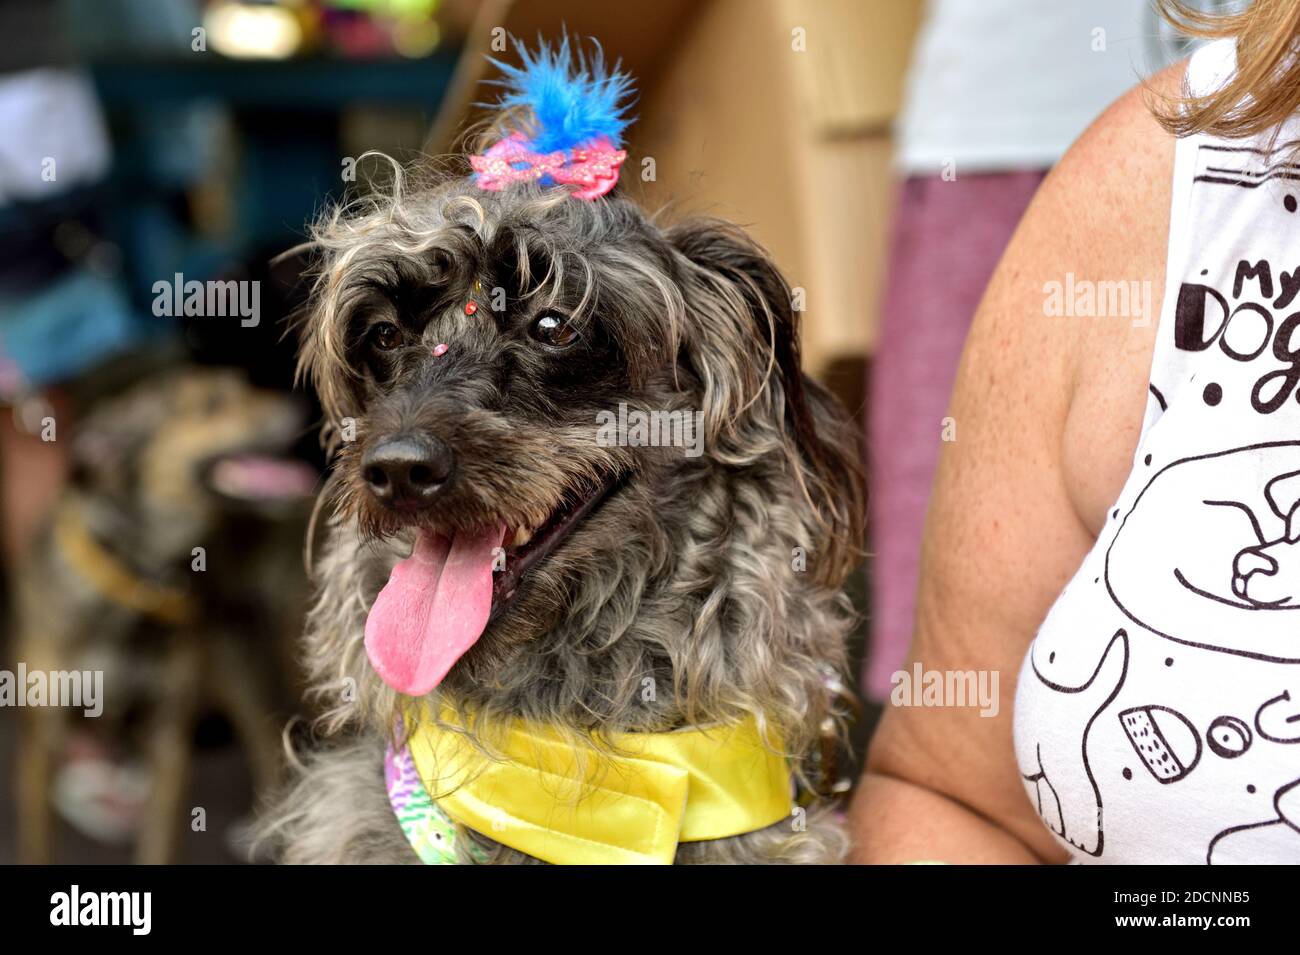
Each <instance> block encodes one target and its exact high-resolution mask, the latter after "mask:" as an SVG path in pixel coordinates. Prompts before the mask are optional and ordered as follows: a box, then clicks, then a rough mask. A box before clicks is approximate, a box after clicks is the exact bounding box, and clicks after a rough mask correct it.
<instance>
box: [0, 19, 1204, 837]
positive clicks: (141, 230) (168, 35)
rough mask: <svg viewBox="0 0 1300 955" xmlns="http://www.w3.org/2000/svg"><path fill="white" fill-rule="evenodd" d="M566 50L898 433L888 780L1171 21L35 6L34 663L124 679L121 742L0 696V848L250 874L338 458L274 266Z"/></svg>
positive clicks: (30, 196)
mask: <svg viewBox="0 0 1300 955" xmlns="http://www.w3.org/2000/svg"><path fill="white" fill-rule="evenodd" d="M1204 5H1205V6H1213V5H1214V4H1213V3H1212V2H1211V0H1206V3H1205V4H1204ZM564 28H567V29H568V30H569V31H570V32H571V33H577V34H581V35H590V36H594V37H596V38H598V39H599V40H600V41H601V43H602V44H603V46H604V48H605V50H606V51H607V53H608V54H610V55H611V56H612V57H619V58H621V59H622V60H623V62H624V65H625V66H626V68H627V69H628V70H629V71H630V72H631V73H632V74H633V76H634V77H636V79H637V82H638V88H639V91H640V95H639V101H638V104H637V107H636V111H637V113H638V114H639V117H640V118H639V121H638V122H637V124H636V125H635V126H633V128H632V130H631V133H630V143H629V159H628V161H627V164H626V166H625V167H624V168H625V172H624V175H623V179H622V183H621V185H620V188H621V189H622V190H623V191H624V193H625V194H627V195H630V196H631V197H633V198H634V199H636V200H637V201H639V202H642V203H644V204H645V205H646V207H648V208H651V209H665V210H666V213H665V214H666V216H667V217H668V218H669V219H675V218H679V217H683V216H686V215H689V214H691V213H708V214H711V215H716V216H721V217H724V218H727V219H731V220H733V221H735V222H738V223H740V224H742V225H744V226H745V227H746V228H748V229H749V230H750V231H751V232H752V233H753V234H754V235H755V237H756V238H757V239H758V240H759V241H761V242H762V243H764V244H765V245H767V246H768V247H769V248H770V249H771V250H772V252H773V253H774V254H775V256H776V258H777V260H778V262H779V263H780V264H781V266H782V268H783V270H784V272H785V274H786V276H787V278H788V280H789V281H790V284H791V285H792V286H794V287H795V288H796V290H797V292H798V291H801V292H802V293H803V301H804V303H805V311H804V314H803V321H804V325H803V336H804V339H803V354H804V362H805V367H806V370H807V371H808V372H809V373H810V374H812V375H814V376H815V377H817V378H819V379H821V380H823V381H824V382H826V383H827V384H829V385H830V386H831V387H832V389H833V390H834V391H835V392H836V393H837V394H838V395H839V396H840V398H841V399H842V400H843V402H844V403H845V405H846V406H847V407H848V408H849V409H850V410H851V411H853V412H854V413H855V414H856V416H857V418H858V420H859V421H860V424H861V427H862V428H863V433H864V435H865V436H866V438H867V442H866V447H867V454H868V462H867V463H868V465H869V473H870V476H871V488H870V493H871V499H872V515H871V525H870V527H871V529H870V535H871V539H870V541H869V542H868V546H869V548H870V550H871V552H872V554H873V557H872V558H871V559H869V560H868V562H867V563H866V565H865V566H864V568H863V569H862V571H861V573H860V574H859V575H857V576H855V578H854V580H853V581H852V582H851V585H850V586H851V589H852V592H853V595H854V598H855V600H856V602H857V603H858V605H859V607H860V608H861V610H862V613H863V625H862V627H861V628H860V631H859V633H858V634H857V636H856V638H855V664H854V665H855V672H860V673H861V675H862V686H861V695H862V697H863V699H864V709H863V717H862V719H861V720H860V721H859V725H858V727H857V730H856V733H855V741H854V742H855V753H854V754H853V757H852V759H850V760H849V765H848V766H846V768H845V769H844V774H845V777H846V779H847V778H852V776H853V775H854V773H853V769H852V760H853V759H859V758H860V756H861V751H862V748H863V746H864V745H865V741H866V739H867V737H868V736H869V733H870V728H871V725H872V722H873V716H874V714H875V713H877V712H878V709H879V703H880V701H882V700H884V699H886V698H887V697H888V692H889V689H890V679H889V678H890V675H891V674H892V673H893V672H894V671H896V670H897V669H898V668H899V666H900V665H901V664H902V661H903V657H904V654H905V652H906V645H907V641H908V638H909V630H910V616H911V612H912V599H913V592H914V590H915V585H916V565H917V556H918V553H919V541H920V534H921V524H922V522H923V520H924V510H925V502H926V499H927V497H928V493H929V484H930V481H931V478H932V474H933V469H934V464H935V460H936V459H937V455H938V451H939V447H940V444H941V441H942V440H943V434H944V429H945V424H944V421H943V415H944V408H945V406H946V403H947V397H948V391H949V390H950V388H951V385H952V378H953V376H954V374H955V369H956V364H957V359H958V355H959V352H960V347H961V342H962V339H963V337H964V334H965V330H966V327H967V325H968V323H969V320H970V317H971V315H972V313H973V311H974V309H975V306H976V304H977V303H978V299H979V296H980V294H981V292H982V289H983V285H984V283H985V282H986V281H987V278H988V276H989V274H990V273H991V272H992V269H993V267H994V265H995V264H996V262H997V259H998V256H999V255H1000V254H1001V251H1002V248H1003V247H1004V246H1005V244H1006V241H1007V239H1008V238H1009V237H1010V234H1011V231H1012V229H1013V228H1014V226H1015V223H1016V221H1017V220H1018V218H1019V216H1020V214H1021V212H1023V210H1024V208H1025V206H1026V205H1027V204H1028V202H1029V199H1030V198H1031V196H1032V195H1033V192H1034V190H1035V189H1036V188H1037V185H1038V183H1039V182H1040V181H1041V179H1042V177H1043V176H1044V175H1045V174H1046V173H1047V171H1048V170H1049V169H1050V168H1051V166H1052V164H1053V163H1054V162H1055V161H1056V160H1057V159H1058V158H1059V157H1060V155H1061V154H1062V153H1063V152H1064V151H1065V149H1066V148H1067V147H1068V145H1069V143H1070V142H1071V141H1072V140H1073V138H1074V137H1075V136H1077V135H1078V133H1080V132H1081V131H1082V130H1083V129H1084V128H1085V127H1086V125H1087V124H1088V123H1089V122H1090V121H1091V120H1092V119H1093V118H1094V117H1095V116H1096V115H1097V114H1098V113H1099V112H1100V111H1101V110H1102V109H1103V108H1104V107H1105V105H1106V104H1107V103H1108V102H1110V101H1111V100H1113V99H1114V98H1115V97H1117V96H1118V95H1119V94H1120V93H1121V92H1123V91H1124V90H1125V89H1126V88H1128V87H1130V86H1132V85H1133V84H1134V83H1135V82H1137V81H1138V80H1139V79H1140V78H1141V77H1142V76H1144V75H1147V74H1148V73H1150V72H1152V71H1154V70H1156V69H1158V68H1160V67H1161V66H1163V65H1166V64H1168V63H1171V62H1173V61H1174V60H1176V59H1178V58H1180V57H1181V56H1183V55H1185V53H1186V50H1185V49H1184V48H1183V45H1182V43H1181V42H1180V41H1179V39H1178V38H1176V37H1172V36H1170V35H1168V34H1167V33H1166V31H1165V30H1163V29H1162V28H1161V26H1160V25H1159V22H1158V20H1157V18H1156V16H1155V14H1154V12H1153V11H1152V9H1151V8H1150V5H1149V3H1147V2H1146V0H932V2H928V3H927V2H925V0H653V2H649V0H647V2H627V3H608V2H600V0H516V2H510V0H481V2H479V0H260V2H259V0H209V2H204V0H0V35H3V36H4V37H5V42H4V44H3V52H0V402H2V403H3V404H4V405H5V406H6V409H5V410H3V412H0V559H2V560H3V568H4V582H5V590H4V593H5V599H6V611H7V612H6V614H5V620H6V625H5V629H4V631H3V633H2V634H0V669H9V670H11V671H12V670H16V668H17V666H18V663H19V661H22V662H23V663H25V664H26V666H28V667H30V668H33V669H35V668H37V667H38V666H46V667H48V668H51V669H69V668H81V667H85V668H90V667H94V668H98V669H101V670H103V671H104V672H105V674H106V680H108V681H109V684H110V686H111V687H112V688H113V690H112V692H110V693H109V694H108V696H109V698H110V699H111V700H112V701H113V704H112V706H111V707H108V708H106V711H105V718H102V719H100V720H81V719H69V718H67V714H66V713H63V714H61V715H60V714H59V713H58V711H55V710H50V709H48V708H46V709H43V710H41V711H39V712H38V711H36V710H26V711H24V710H19V709H10V708H5V709H0V767H4V768H3V769H0V776H3V777H4V778H6V779H7V780H9V781H11V783H12V784H7V785H5V786H3V787H0V862H12V861H15V860H16V859H17V858H18V857H19V855H20V854H21V855H22V856H23V857H24V858H46V859H54V860H57V861H61V862H74V861H77V862H95V861H125V860H130V859H138V860H142V861H163V860H174V861H182V862H223V861H237V860H240V859H242V858H244V857H245V856H246V851H247V845H246V840H245V836H244V833H245V827H246V823H247V820H248V818H249V814H250V811H251V807H252V806H253V802H254V798H255V791H256V790H257V789H259V788H262V787H265V786H266V785H269V784H270V782H271V781H272V780H273V778H274V775H275V772H276V755H275V753H276V750H277V748H278V744H279V731H280V727H281V726H282V725H283V723H284V721H285V719H286V718H287V717H289V716H290V715H292V714H293V713H294V712H295V711H297V710H298V709H299V708H300V700H301V697H300V695H299V688H298V686H297V682H296V678H295V673H294V667H293V662H292V660H293V647H292V643H293V640H294V638H295V636H296V633H297V631H298V629H299V626H300V623H299V617H300V615H301V613H302V608H303V604H304V601H305V599H306V591H305V584H304V581H303V572H302V562H301V542H302V539H303V533H304V528H305V525H306V520H307V516H308V513H309V509H310V502H311V497H312V495H313V493H314V490H315V489H316V487H317V486H318V480H319V478H318V475H319V474H320V473H321V471H322V470H323V467H324V464H325V462H324V461H323V459H322V457H321V455H320V452H319V449H318V443H317V440H316V435H315V432H314V429H313V427H312V424H313V422H315V421H316V420H317V417H318V408H317V407H316V405H315V404H314V401H313V398H312V396H311V395H309V394H305V393H303V392H302V391H301V390H298V391H295V390H294V388H293V350H294V349H293V342H292V341H291V340H289V339H287V338H286V337H285V335H284V332H285V321H286V319H287V317H288V316H289V315H291V314H292V312H293V310H294V309H295V308H296V307H297V306H298V305H299V304H300V303H301V301H302V298H303V295H304V289H303V287H302V284H301V282H300V275H299V267H298V260H297V259H296V258H294V257H293V256H289V257H288V258H283V259H279V260H277V259H276V257H277V256H278V255H279V254H280V253H282V252H284V251H285V250H288V249H290V248H292V247H293V246H294V245H295V244H296V243H297V242H299V241H300V240H301V239H302V237H303V234H304V225H305V224H306V223H307V222H308V221H309V220H310V219H311V218H312V217H313V216H314V214H316V213H317V212H318V211H319V210H320V209H321V208H322V207H323V206H324V205H325V204H326V203H327V202H328V201H329V200H331V199H334V198H337V197H339V196H340V195H341V194H342V193H343V192H344V190H348V189H358V188H364V180H365V177H366V175H367V172H368V171H370V170H368V169H367V168H366V166H365V165H364V164H363V165H361V166H357V165H356V164H355V162H354V160H355V157H358V156H360V155H361V154H362V153H363V152H365V151H366V150H370V149H377V150H382V151H384V152H387V153H389V154H391V155H393V156H396V157H398V158H399V159H403V160H414V159H417V158H418V157H419V156H420V155H422V154H432V155H437V154H441V153H445V152H449V151H452V150H454V149H456V147H457V145H458V137H459V134H460V133H461V131H462V130H463V129H464V127H465V125H466V123H467V122H468V121H470V120H471V119H473V117H474V113H475V109H476V106H475V104H476V103H477V102H479V101H480V100H485V99H491V98H492V95H491V91H490V89H488V88H485V87H483V86H482V85H481V81H482V80H483V79H486V78H489V77H488V73H487V70H488V67H487V64H486V63H485V61H484V55H485V54H490V55H494V56H498V57H504V58H511V57H512V56H513V52H512V50H513V45H512V44H513V41H514V40H515V39H516V38H519V39H522V40H524V41H531V40H532V39H534V38H535V37H536V36H537V35H539V34H541V35H543V36H546V37H549V38H554V37H556V36H558V35H559V33H560V32H561V30H562V29H564ZM357 179H360V180H362V181H361V182H357V181H356V180H357ZM194 281H197V282H202V283H207V282H221V283H226V282H235V283H237V285H236V286H231V287H232V288H240V289H249V288H252V287H254V286H253V284H252V283H256V288H257V290H258V293H257V295H258V298H257V300H256V315H255V321H254V320H252V319H250V315H251V314H252V312H246V313H237V314H236V313H234V312H232V314H230V315H228V316H226V317H212V316H209V317H197V316H189V317H186V316H185V315H184V314H177V312H181V313H183V312H184V308H183V307H182V308H175V307H174V306H176V305H178V304H179V302H180V298H181V296H180V295H179V294H176V295H173V290H174V289H175V287H176V286H178V285H179V286H181V287H182V288H183V287H184V283H188V282H194ZM160 282H161V283H163V292H162V294H161V295H160V292H159V285H158V283H160ZM164 300H165V301H164ZM160 302H161V304H160ZM244 304H249V303H244ZM160 312H161V314H160ZM236 312H237V310H236ZM194 540H202V541H204V542H205V543H204V549H203V553H202V554H197V555H196V554H195V553H193V552H192V548H191V546H190V545H191V544H192V542H193V541H194ZM195 561H203V562H205V563H206V567H207V568H209V569H216V568H218V567H219V568H221V569H222V572H221V573H220V574H218V573H207V574H204V575H201V576H200V575H196V574H195V573H194V572H193V571H194V570H196V569H202V568H198V567H196V566H195ZM196 580H198V581H201V583H197V584H196V583H194V581H196ZM90 724H94V726H93V729H87V726H88V725H90ZM199 810H201V811H202V812H201V813H200V812H199ZM200 816H201V819H200ZM200 822H201V823H202V824H201V825H199V823H200Z"/></svg>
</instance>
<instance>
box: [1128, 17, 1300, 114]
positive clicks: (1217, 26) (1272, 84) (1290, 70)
mask: <svg viewBox="0 0 1300 955" xmlns="http://www.w3.org/2000/svg"><path fill="white" fill-rule="evenodd" d="M1155 2H1156V9H1157V10H1158V11H1159V13H1160V15H1161V16H1162V17H1164V19H1165V20H1166V21H1168V22H1169V24H1170V25H1171V26H1173V27H1174V28H1175V29H1176V30H1178V31H1179V32H1180V33H1183V34H1186V35H1187V36H1190V37H1195V38H1197V39H1205V40H1212V39H1220V38H1224V37H1233V38H1235V39H1236V41H1237V70H1236V72H1235V73H1234V74H1233V76H1232V78H1231V80H1230V81H1229V82H1228V83H1226V84H1225V85H1224V86H1223V87H1222V88H1221V89H1218V90H1215V91H1214V92H1211V93H1209V94H1207V95H1205V96H1193V95H1191V93H1190V92H1189V91H1188V90H1187V88H1186V84H1185V83H1184V87H1183V92H1182V94H1181V95H1180V96H1178V97H1175V98H1172V99H1171V98H1168V97H1162V98H1160V99H1161V101H1160V102H1158V103H1155V104H1153V110H1154V112H1155V115H1156V118H1157V119H1158V120H1159V121H1160V124H1161V125H1162V126H1164V128H1165V129H1167V130H1169V132H1171V133H1173V134H1174V135H1176V136H1189V135H1191V134H1193V133H1209V134H1210V135H1213V136H1221V137H1224V138H1227V139H1241V138H1245V137H1248V136H1254V135H1257V134H1260V133H1265V132H1269V131H1272V132H1273V133H1274V134H1276V132H1277V128H1278V127H1279V126H1280V125H1281V123H1282V122H1283V121H1284V120H1287V119H1289V118H1290V117H1291V116H1292V115H1294V114H1295V113H1296V111H1297V110H1298V109H1300V57H1297V56H1296V39H1297V35H1300V0H1254V2H1253V3H1251V4H1250V5H1249V6H1248V7H1246V8H1245V9H1244V10H1241V11H1239V12H1236V13H1205V12H1203V11H1200V10H1196V9H1192V8H1190V7H1188V6H1187V4H1186V3H1185V2H1184V0H1155Z"/></svg>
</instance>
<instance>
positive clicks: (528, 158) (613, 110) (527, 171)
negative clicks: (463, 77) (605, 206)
mask: <svg viewBox="0 0 1300 955" xmlns="http://www.w3.org/2000/svg"><path fill="white" fill-rule="evenodd" d="M593 47H594V51H593V53H592V54H591V55H590V56H588V55H586V54H584V53H583V51H582V50H581V48H579V47H578V46H577V45H576V44H572V43H570V40H569V37H568V36H567V35H566V36H564V37H562V38H561V39H560V41H559V43H558V44H556V45H555V46H554V47H551V46H549V45H548V44H546V43H545V42H544V41H540V40H539V42H538V47H537V50H536V51H535V52H530V51H529V50H527V49H526V48H525V47H524V46H523V45H522V44H521V45H519V47H518V49H519V58H520V61H521V62H520V65H519V66H512V65H510V64H507V63H502V62H499V61H497V60H490V62H491V63H492V64H493V65H495V66H496V67H497V68H498V69H499V70H501V73H502V79H500V80H496V81H494V85H496V86H500V87H502V88H503V90H504V93H503V94H502V96H501V98H500V99H499V100H498V101H497V103H496V104H495V105H496V108H498V109H501V110H521V111H526V115H527V120H526V127H525V128H519V129H515V130H514V131H512V132H510V133H509V134H508V135H507V136H506V137H505V138H504V139H502V140H501V141H500V142H498V143H497V144H496V145H495V146H493V147H492V148H491V149H489V150H488V151H487V152H486V153H484V154H482V155H479V156H471V157H470V164H471V166H473V168H474V172H475V176H476V179H477V182H478V185H479V186H480V187H481V188H483V189H489V190H494V191H495V190H498V189H502V188H504V187H505V186H506V185H508V184H509V183H511V182H523V181H537V182H540V183H541V184H542V185H544V186H549V185H556V184H561V185H575V186H578V187H579V188H578V190H576V191H575V192H574V195H575V196H576V197H578V198H581V199H595V198H597V197H598V196H602V195H604V194H605V193H607V192H608V191H609V190H610V189H613V188H614V184H615V183H616V182H617V181H618V173H619V168H620V167H621V166H622V163H623V160H624V159H626V158H627V153H626V152H625V151H624V150H622V149H620V148H619V147H620V146H622V144H623V133H624V132H625V131H626V130H627V127H628V126H629V125H630V124H631V122H632V119H631V117H630V116H629V115H628V110H629V107H630V104H629V103H628V99H629V98H630V96H631V95H632V92H633V89H632V79H631V77H630V76H628V75H627V74H626V73H624V72H622V70H621V69H620V68H619V67H620V64H619V63H617V62H615V63H614V64H613V66H609V65H607V64H606V62H605V56H604V52H603V51H602V50H601V48H600V45H599V44H597V43H594V41H593Z"/></svg>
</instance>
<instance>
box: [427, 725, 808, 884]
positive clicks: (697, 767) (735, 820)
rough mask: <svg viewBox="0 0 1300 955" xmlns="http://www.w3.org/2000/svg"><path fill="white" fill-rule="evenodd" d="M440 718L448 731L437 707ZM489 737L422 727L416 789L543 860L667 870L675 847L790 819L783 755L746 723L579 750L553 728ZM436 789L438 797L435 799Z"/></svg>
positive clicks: (631, 737)
mask: <svg viewBox="0 0 1300 955" xmlns="http://www.w3.org/2000/svg"><path fill="white" fill-rule="evenodd" d="M442 722H443V723H445V724H450V725H451V726H457V725H458V723H457V720H456V716H455V713H454V712H452V711H451V710H450V708H446V707H444V708H443V711H442ZM502 735H503V736H504V740H503V742H501V743H499V744H498V743H497V742H496V737H491V738H492V739H493V746H494V750H495V751H496V752H498V753H499V754H500V755H501V756H502V757H504V758H502V759H494V758H491V757H488V756H486V755H484V754H483V751H482V750H481V749H479V748H478V747H477V746H476V745H475V744H474V743H473V742H472V741H471V740H470V739H469V737H468V736H467V735H466V734H465V733H463V732H459V731H458V730H457V729H448V728H445V727H444V726H440V725H438V724H436V723H434V722H432V721H428V720H422V721H421V722H420V723H419V724H418V725H417V727H416V729H415V731H414V733H413V734H412V736H411V739H410V741H409V744H408V745H409V746H410V750H411V756H412V758H413V760H414V762H415V766H416V769H417V770H418V772H419V774H420V779H421V780H422V781H423V783H424V785H425V788H426V789H427V790H428V791H429V793H430V794H431V795H433V796H434V801H435V802H437V804H438V806H439V807H441V809H442V810H443V811H444V812H446V813H447V815H448V816H450V817H451V818H452V819H454V820H455V821H456V822H459V823H460V824H461V825H464V826H467V827H469V828H470V829H473V830H475V831H477V832H481V833H483V834H484V835H486V836H487V837H488V838H490V839H492V840H494V841H496V842H500V843H502V844H503V845H507V846H509V847H510V848H512V849H517V850H518V851H520V852H523V853H526V854H528V855H530V856H533V857H534V858H537V859H541V860H543V861H545V862H551V863H556V864H561V865H568V864H578V865H596V864H609V863H650V864H665V865H667V864H671V863H672V861H673V857H674V856H675V855H676V853H677V844H678V843H679V842H699V841H703V840H706V839H724V838H726V837H727V836H735V835H740V834H741V833H745V832H753V831H755V830H757V829H762V828H764V827H766V826H770V825H772V824H773V823H776V822H780V821H781V820H782V819H787V818H789V817H790V814H791V811H792V810H793V808H794V804H793V799H792V793H791V783H790V771H789V767H788V766H787V764H786V760H785V757H784V756H781V755H780V754H779V753H778V752H775V751H774V749H773V748H771V747H768V746H766V745H764V742H763V738H762V736H761V734H760V733H759V729H758V724H757V722H756V721H755V720H754V718H752V717H750V718H749V719H747V720H745V721H744V722H742V723H737V724H735V725H732V726H715V727H710V728H708V729H688V730H677V731H674V732H671V733H621V734H617V735H616V736H615V737H614V739H613V741H612V742H613V745H614V748H615V749H616V750H617V754H615V755H609V754H607V753H604V752H602V753H600V754H596V753H595V752H588V753H584V754H583V755H584V756H585V757H586V759H585V760H579V759H578V758H577V754H576V753H575V752H574V749H573V747H572V744H571V743H568V742H566V741H565V740H564V739H563V737H562V736H561V735H560V734H559V733H558V732H556V731H555V730H554V729H552V728H550V727H547V726H539V725H537V724H533V723H527V722H525V721H523V720H515V721H512V723H511V725H510V726H509V727H508V728H507V730H506V732H505V733H504V734H502ZM440 793H446V795H439V794H440Z"/></svg>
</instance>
